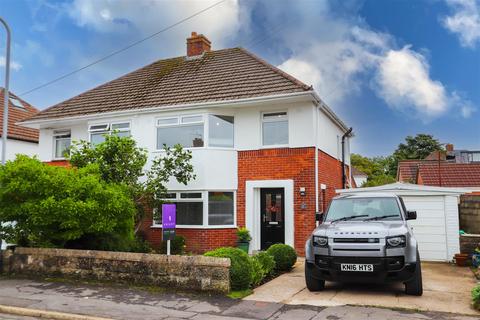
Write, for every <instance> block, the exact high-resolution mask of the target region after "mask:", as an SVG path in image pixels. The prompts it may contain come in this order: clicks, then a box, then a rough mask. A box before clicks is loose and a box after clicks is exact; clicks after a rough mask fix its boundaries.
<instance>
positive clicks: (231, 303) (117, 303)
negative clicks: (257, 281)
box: [0, 278, 478, 320]
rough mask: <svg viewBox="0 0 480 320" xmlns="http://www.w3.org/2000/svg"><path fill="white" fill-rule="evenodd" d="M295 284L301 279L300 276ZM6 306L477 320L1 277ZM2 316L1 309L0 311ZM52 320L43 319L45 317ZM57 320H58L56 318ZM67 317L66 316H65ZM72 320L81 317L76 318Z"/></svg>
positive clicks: (141, 316)
mask: <svg viewBox="0 0 480 320" xmlns="http://www.w3.org/2000/svg"><path fill="white" fill-rule="evenodd" d="M297 281H301V279H300V278H297ZM2 306H11V307H18V309H19V310H48V312H57V313H69V314H76V315H84V316H85V318H84V319H90V318H88V316H91V317H102V318H108V319H119V320H122V319H125V320H127V319H128V320H137V319H138V320H150V319H170V320H174V319H192V320H204V319H211V320H241V319H243V320H248V319H251V320H263V319H271V320H290V319H295V320H327V319H328V320H334V319H344V320H362V319H367V318H368V319H370V320H383V319H390V320H419V319H422V320H429V319H436V320H473V319H478V317H469V316H464V315H459V314H452V313H438V312H418V311H407V310H398V309H397V310H390V309H382V308H374V307H358V306H348V305H347V306H346V305H342V306H332V307H319V306H312V305H288V304H284V303H277V302H263V301H254V300H234V299H229V298H227V297H225V296H215V295H206V294H193V293H192V294H190V293H180V292H176V293H174V292H171V290H169V291H168V292H166V291H162V290H153V289H152V288H136V287H130V288H127V287H124V286H120V285H109V286H105V285H101V284H90V285H89V284H83V283H72V282H58V281H55V282H45V281H36V280H27V279H12V278H10V279H9V278H0V310H5V309H1V308H2ZM0 312H1V311H0ZM45 318H48V317H46V316H42V319H45ZM0 319H12V320H13V319H21V320H31V319H37V318H35V317H33V318H29V317H21V316H19V315H8V314H0ZM56 319H59V318H56ZM61 319H68V318H61ZM72 319H79V318H78V316H77V318H72Z"/></svg>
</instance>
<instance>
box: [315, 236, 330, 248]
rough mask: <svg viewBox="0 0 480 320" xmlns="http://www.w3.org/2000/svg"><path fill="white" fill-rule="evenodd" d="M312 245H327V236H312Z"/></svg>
mask: <svg viewBox="0 0 480 320" xmlns="http://www.w3.org/2000/svg"><path fill="white" fill-rule="evenodd" d="M313 246H314V247H326V246H328V238H327V237H319V236H313Z"/></svg>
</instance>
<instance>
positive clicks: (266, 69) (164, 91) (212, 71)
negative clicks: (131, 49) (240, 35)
mask: <svg viewBox="0 0 480 320" xmlns="http://www.w3.org/2000/svg"><path fill="white" fill-rule="evenodd" d="M309 90H312V88H311V87H310V86H307V85H305V84H304V83H302V82H300V81H299V80H297V79H295V78H293V77H292V76H290V75H288V74H286V73H284V72H282V71H281V70H279V69H277V68H276V67H274V66H272V65H270V64H269V63H267V62H265V61H264V60H262V59H260V58H258V57H256V56H255V55H253V54H252V53H250V52H248V51H246V50H245V49H242V48H232V49H224V50H217V51H211V52H206V53H204V55H203V56H202V57H201V58H196V59H187V58H185V57H177V58H171V59H165V60H159V61H156V62H154V63H152V64H150V65H147V66H145V67H143V68H140V69H138V70H136V71H133V72H131V73H128V74H126V75H124V76H122V77H120V78H118V79H115V80H113V81H110V82H107V83H105V84H103V85H100V86H98V87H96V88H94V89H91V90H89V91H86V92H84V93H82V94H80V95H78V96H75V97H73V98H71V99H68V100H66V101H64V102H61V103H59V104H56V105H54V106H52V107H50V108H48V109H45V110H43V111H41V112H40V113H38V114H36V115H34V116H33V117H31V118H29V119H28V120H42V119H52V118H63V117H72V116H81V115H89V114H96V113H104V112H112V111H119V110H131V109H144V108H153V107H161V106H172V105H181V104H195V103H202V102H215V101H225V100H236V99H244V98H252V97H261V96H270V95H277V94H287V93H295V92H302V91H309Z"/></svg>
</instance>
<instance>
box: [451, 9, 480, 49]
mask: <svg viewBox="0 0 480 320" xmlns="http://www.w3.org/2000/svg"><path fill="white" fill-rule="evenodd" d="M446 1H447V4H448V6H449V7H450V8H451V9H452V15H450V16H446V17H443V19H442V23H443V26H444V27H445V28H447V29H448V30H449V31H450V32H452V33H455V34H457V35H458V37H459V38H460V43H461V44H462V46H464V47H471V48H473V47H475V45H476V43H477V42H479V41H480V0H446Z"/></svg>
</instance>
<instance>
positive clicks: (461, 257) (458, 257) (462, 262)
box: [455, 253, 468, 267]
mask: <svg viewBox="0 0 480 320" xmlns="http://www.w3.org/2000/svg"><path fill="white" fill-rule="evenodd" d="M467 261H468V254H467V253H456V254H455V262H456V264H457V266H459V267H466V266H467Z"/></svg>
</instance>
